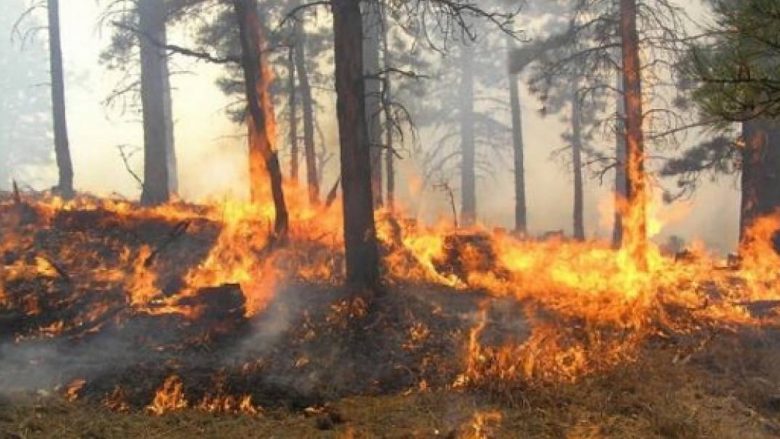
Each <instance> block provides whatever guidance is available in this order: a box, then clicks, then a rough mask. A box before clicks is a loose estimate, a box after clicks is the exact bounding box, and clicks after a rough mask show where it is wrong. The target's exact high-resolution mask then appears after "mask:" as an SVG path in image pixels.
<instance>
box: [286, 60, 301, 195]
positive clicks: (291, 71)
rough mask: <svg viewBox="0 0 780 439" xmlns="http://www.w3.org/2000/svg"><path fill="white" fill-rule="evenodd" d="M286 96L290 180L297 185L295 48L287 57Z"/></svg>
mask: <svg viewBox="0 0 780 439" xmlns="http://www.w3.org/2000/svg"><path fill="white" fill-rule="evenodd" d="M287 74H288V83H287V87H288V95H289V97H290V102H289V104H288V106H289V109H290V116H289V119H290V180H292V182H293V183H294V184H298V87H297V86H296V85H295V46H294V45H293V46H291V47H290V51H289V54H288V57H287Z"/></svg>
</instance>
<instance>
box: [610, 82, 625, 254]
mask: <svg viewBox="0 0 780 439" xmlns="http://www.w3.org/2000/svg"><path fill="white" fill-rule="evenodd" d="M616 82H617V83H616V90H617V91H618V96H617V104H616V111H615V219H614V223H613V226H612V245H613V247H614V248H620V247H621V246H622V245H623V213H622V208H621V207H620V206H622V205H623V203H625V201H626V196H627V193H626V188H627V182H626V125H625V119H626V102H625V98H624V97H623V91H624V90H623V72H622V70H619V71H618V72H617V80H616Z"/></svg>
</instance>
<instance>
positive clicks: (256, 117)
mask: <svg viewBox="0 0 780 439" xmlns="http://www.w3.org/2000/svg"><path fill="white" fill-rule="evenodd" d="M233 6H234V7H235V12H236V18H237V19H238V27H239V33H240V38H241V66H242V69H243V71H244V88H245V90H246V100H247V106H248V108H249V117H248V119H247V121H248V125H249V134H250V135H249V157H250V159H249V160H250V172H251V171H252V168H257V167H258V166H259V162H260V160H259V159H262V162H264V164H265V169H266V171H267V172H268V177H269V179H270V183H271V196H272V197H273V202H274V209H275V213H276V218H275V221H274V232H275V235H276V238H277V239H280V240H284V239H285V238H286V236H287V229H288V215H287V206H286V204H285V200H284V190H283V188H282V169H281V166H280V165H279V156H278V154H277V152H276V151H275V150H274V147H273V141H274V129H275V128H274V114H273V107H272V104H271V97H270V96H269V92H268V87H269V85H270V84H269V82H270V72H269V70H268V66H267V65H266V59H265V55H264V53H263V49H264V48H265V44H264V41H263V33H262V29H261V27H260V17H259V16H258V13H257V0H233ZM255 170H256V169H255ZM250 178H251V179H252V180H253V182H252V201H254V202H256V201H258V200H257V197H258V196H259V194H258V191H259V188H257V187H256V186H257V185H258V184H260V182H259V181H257V180H258V179H259V178H261V177H258V176H257V175H250Z"/></svg>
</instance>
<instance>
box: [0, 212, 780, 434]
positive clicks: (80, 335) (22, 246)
mask: <svg viewBox="0 0 780 439" xmlns="http://www.w3.org/2000/svg"><path fill="white" fill-rule="evenodd" d="M0 201H2V200H0ZM25 206H26V205H25ZM39 210H40V209H38V208H36V207H35V206H28V207H24V208H20V206H18V205H15V204H14V203H10V204H9V203H2V202H0V258H1V259H0V274H2V277H0V281H2V282H1V283H0V395H2V396H0V438H27V437H51V438H119V437H144V438H154V437H160V438H163V437H165V438H168V437H182V438H184V437H257V438H271V437H280V438H284V437H291V438H299V437H302V438H309V437H312V438H316V437H323V438H330V437H333V438H341V437H345V438H346V437H357V438H361V437H367V438H371V437H391V438H392V437H397V438H405V437H420V438H428V437H451V438H456V437H458V438H459V437H463V438H483V437H484V438H489V437H497V438H499V437H508V438H525V437H530V438H535V437H539V438H548V437H551V438H602V437H607V438H645V437H649V438H652V437H663V438H698V437H713V438H763V437H767V438H768V437H778V436H780V368H779V367H777V365H778V364H780V330H779V329H777V328H776V327H766V328H762V329H758V328H754V327H736V328H731V329H730V330H714V329H708V328H707V325H705V324H702V325H701V327H702V328H697V329H696V330H693V331H691V334H669V333H660V332H659V334H658V335H657V336H653V337H649V338H648V339H647V340H646V341H645V342H643V343H642V344H641V346H640V347H639V349H638V350H636V351H635V352H633V353H632V355H630V356H627V357H626V358H622V360H621V361H620V362H619V363H615V364H612V366H611V367H608V368H604V369H602V370H598V371H596V372H593V373H588V374H583V375H582V376H578V377H577V379H576V380H561V381H538V382H536V381H528V382H523V381H520V382H518V381H517V380H513V381H512V383H511V385H508V386H502V385H487V386H485V385H476V386H469V385H465V386H464V385H458V382H462V380H461V378H462V375H463V373H464V370H465V369H466V368H467V363H468V359H469V355H470V353H469V337H470V334H473V329H474V328H475V326H476V325H478V324H479V323H480V322H483V323H485V329H484V331H482V332H481V334H480V342H481V343H483V344H485V345H495V346H503V345H505V344H506V343H507V342H518V341H519V342H522V341H523V340H525V339H527V338H528V337H529V333H530V331H531V329H530V324H529V321H528V319H527V318H526V317H525V313H524V309H523V305H522V304H520V303H517V302H515V301H513V300H510V299H503V298H496V297H491V296H489V295H487V294H485V293H484V292H481V291H468V290H463V289H458V290H453V289H450V288H447V287H444V286H441V285H428V284H420V283H403V282H401V283H393V284H392V285H389V286H388V290H387V294H386V296H385V297H384V298H382V299H379V300H377V301H376V302H375V303H374V304H373V305H372V307H370V308H366V307H365V304H363V303H360V302H355V301H351V299H350V297H351V296H350V295H349V294H347V293H346V292H345V291H343V290H342V289H341V288H339V287H337V286H335V285H334V284H327V283H316V282H315V283H311V282H302V281H291V282H286V283H285V284H284V285H279V286H277V291H276V294H274V295H273V297H272V298H271V301H270V302H269V303H268V304H267V306H265V307H264V308H263V310H262V311H261V312H259V313H258V314H256V315H253V316H250V317H247V313H245V306H246V304H245V303H244V299H243V297H244V296H243V295H242V294H241V290H240V289H238V287H237V286H235V285H223V286H215V287H213V288H204V289H202V290H198V291H196V292H195V294H194V295H192V296H190V297H189V298H186V299H183V300H179V301H178V302H177V303H176V307H178V308H181V309H183V310H196V311H197V312H196V313H195V314H191V315H189V316H187V315H182V314H181V313H165V312H161V310H162V309H163V308H164V307H163V306H162V305H161V304H162V303H164V300H162V299H165V296H166V294H167V293H166V291H173V292H176V291H179V290H181V288H182V287H181V282H182V278H183V277H184V276H185V273H187V272H188V271H189V270H190V269H191V268H192V267H193V266H196V265H197V264H199V263H200V262H201V261H203V260H204V258H205V257H206V255H207V254H208V253H209V249H211V248H212V247H213V246H214V242H215V240H216V239H217V236H218V235H219V233H218V226H217V225H215V224H213V223H211V222H209V221H208V220H206V219H203V218H194V219H192V220H189V224H188V226H187V227H184V228H183V229H182V227H181V226H180V225H181V224H182V222H181V221H180V219H178V218H177V219H171V218H160V217H154V216H132V215H130V216H128V215H126V214H124V213H121V212H117V211H110V210H105V209H100V208H98V209H89V210H70V211H58V212H56V213H54V214H50V213H46V212H43V213H42V212H41V211H39ZM44 210H45V209H44ZM182 230H183V231H182ZM172 237H175V239H172ZM144 247H147V248H149V247H151V248H153V249H156V250H155V251H156V253H153V254H152V255H153V256H152V257H150V255H149V254H148V253H144V252H143V251H142V249H143V248H144ZM325 250H326V253H327V252H329V251H330V250H328V249H325ZM258 254H261V253H258ZM135 256H143V258H141V259H138V258H136V257H135ZM155 256H156V257H155ZM134 260H140V261H142V262H144V263H143V264H141V265H138V264H134V263H133V261H134ZM139 267H140V270H141V272H139V271H138V270H139ZM144 270H149V271H152V270H153V271H155V272H157V276H155V277H154V279H153V282H152V281H149V282H145V281H147V280H148V279H147V278H146V277H145V276H144V275H143V273H144ZM141 281H144V282H141ZM151 284H153V285H152V286H153V287H154V289H155V290H159V292H160V293H159V294H160V296H161V297H160V298H149V299H148V302H149V303H144V304H142V305H138V304H136V303H134V302H133V300H135V299H133V298H132V297H131V295H130V294H129V292H128V288H131V287H132V288H135V287H138V286H147V287H148V286H149V285H151ZM158 302H159V303H158ZM155 303H158V305H155V306H151V305H149V304H155ZM486 303H489V307H488V310H489V311H488V312H487V313H482V312H481V311H482V310H484V309H485V304H486ZM193 316H194V317H193ZM549 318H551V319H553V318H556V317H555V316H550V317H549ZM481 319H483V320H481ZM555 324H557V325H561V326H565V325H572V326H575V325H576V324H577V322H573V321H571V320H560V321H555ZM695 326H696V325H694V327H695ZM611 332H613V333H618V335H620V334H619V332H620V331H619V330H618V331H614V330H613V331H611ZM605 333H608V332H604V333H593V334H590V335H588V334H585V336H586V338H587V337H590V338H598V337H600V336H602V335H603V334H605ZM484 352H488V351H484ZM472 354H473V353H472ZM484 361H487V362H489V361H492V360H484ZM499 372H500V371H499ZM164 383H169V384H170V385H167V384H164ZM490 383H492V381H490V379H488V384H490ZM482 384H484V382H483V383H482ZM495 384H498V382H496V383H495ZM161 389H162V390H161ZM241 397H251V407H250V408H251V409H250V410H246V407H243V406H242V407H239V404H238V403H237V402H236V401H237V399H235V398H241ZM231 398H234V399H231ZM161 412H165V413H161Z"/></svg>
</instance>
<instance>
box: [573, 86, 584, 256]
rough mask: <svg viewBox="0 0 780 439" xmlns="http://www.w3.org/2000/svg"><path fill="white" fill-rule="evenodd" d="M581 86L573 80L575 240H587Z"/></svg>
mask: <svg viewBox="0 0 780 439" xmlns="http://www.w3.org/2000/svg"><path fill="white" fill-rule="evenodd" d="M578 92H579V84H578V82H577V81H576V80H572V101H571V156H572V157H571V164H572V168H573V169H572V170H573V171H574V239H576V240H578V241H584V240H585V219H584V216H585V215H584V208H585V201H584V195H583V189H582V187H583V183H582V105H581V102H580V99H579V96H578Z"/></svg>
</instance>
